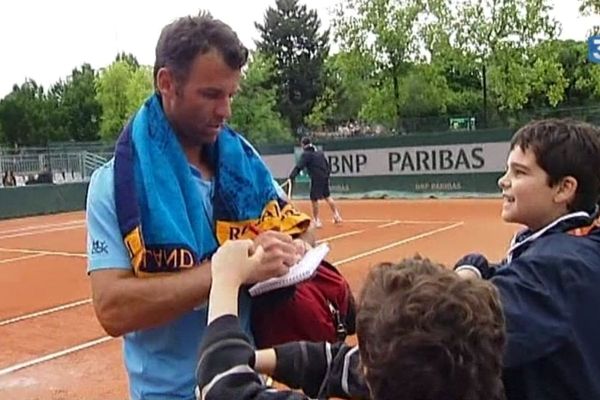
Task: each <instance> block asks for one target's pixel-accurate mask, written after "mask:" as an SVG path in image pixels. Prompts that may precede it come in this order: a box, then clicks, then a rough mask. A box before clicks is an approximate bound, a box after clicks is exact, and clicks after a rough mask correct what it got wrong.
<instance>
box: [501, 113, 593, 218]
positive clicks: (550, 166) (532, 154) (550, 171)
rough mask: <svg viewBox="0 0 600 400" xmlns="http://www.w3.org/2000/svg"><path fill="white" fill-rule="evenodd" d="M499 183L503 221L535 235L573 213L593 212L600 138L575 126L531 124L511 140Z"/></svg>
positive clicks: (581, 125)
mask: <svg viewBox="0 0 600 400" xmlns="http://www.w3.org/2000/svg"><path fill="white" fill-rule="evenodd" d="M507 167H508V168H507V171H506V173H505V174H504V175H503V176H502V177H501V178H500V179H499V180H498V185H499V186H500V188H501V189H502V197H503V200H504V201H503V204H502V218H503V219H504V220H505V221H507V222H516V223H520V224H523V225H526V226H528V227H529V228H531V229H533V230H536V229H539V228H541V227H543V226H545V225H547V224H549V223H550V222H552V221H553V220H555V219H556V218H558V217H560V216H562V215H564V214H567V213H569V212H573V211H588V212H592V211H593V210H594V207H595V205H596V204H597V203H598V200H599V197H600V132H599V130H598V129H597V128H595V127H593V126H592V125H589V124H585V123H582V122H577V121H573V120H556V119H548V120H541V121H534V122H531V123H529V124H527V125H525V126H524V127H522V128H521V129H519V130H518V131H517V132H516V133H515V135H514V136H513V138H512V141H511V144H510V153H509V156H508V161H507Z"/></svg>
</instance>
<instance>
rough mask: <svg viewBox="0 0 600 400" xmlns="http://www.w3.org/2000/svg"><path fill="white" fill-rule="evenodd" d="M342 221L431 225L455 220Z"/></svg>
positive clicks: (346, 220) (348, 220)
mask: <svg viewBox="0 0 600 400" xmlns="http://www.w3.org/2000/svg"><path fill="white" fill-rule="evenodd" d="M343 222H351V223H365V224H381V223H383V224H385V223H388V222H389V223H392V222H394V223H396V222H397V223H399V224H406V225H431V224H452V223H454V222H457V221H437V220H407V219H344V221H343Z"/></svg>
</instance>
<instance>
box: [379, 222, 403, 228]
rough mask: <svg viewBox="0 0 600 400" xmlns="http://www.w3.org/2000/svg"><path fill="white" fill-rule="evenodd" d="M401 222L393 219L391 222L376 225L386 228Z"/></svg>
mask: <svg viewBox="0 0 600 400" xmlns="http://www.w3.org/2000/svg"><path fill="white" fill-rule="evenodd" d="M401 223H402V221H393V222H389V223H387V224H383V225H377V227H378V228H387V227H390V226H394V225H400V224H401Z"/></svg>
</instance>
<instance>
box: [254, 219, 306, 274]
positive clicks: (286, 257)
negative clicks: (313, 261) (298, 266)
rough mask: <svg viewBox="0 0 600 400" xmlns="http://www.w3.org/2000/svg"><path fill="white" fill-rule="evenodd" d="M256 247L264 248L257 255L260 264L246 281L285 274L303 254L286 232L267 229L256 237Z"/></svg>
mask: <svg viewBox="0 0 600 400" xmlns="http://www.w3.org/2000/svg"><path fill="white" fill-rule="evenodd" d="M254 248H255V249H257V252H258V249H262V253H261V254H259V255H258V256H257V257H256V261H257V263H258V265H257V266H256V268H255V270H254V273H253V274H252V275H251V276H250V277H248V281H246V282H245V283H255V282H260V281H264V280H266V279H269V278H272V277H275V276H281V275H285V274H286V273H287V272H288V269H289V268H290V267H291V266H292V265H294V264H295V263H297V262H298V261H299V260H300V258H301V256H300V255H299V254H298V249H297V247H296V245H295V244H294V242H293V240H292V237H291V236H290V235H287V234H285V233H281V232H276V231H267V232H263V233H261V234H260V235H258V236H257V237H256V238H255V239H254Z"/></svg>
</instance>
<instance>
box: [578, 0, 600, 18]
mask: <svg viewBox="0 0 600 400" xmlns="http://www.w3.org/2000/svg"><path fill="white" fill-rule="evenodd" d="M579 11H580V12H581V13H583V14H584V15H589V14H592V13H597V14H600V0H581V4H580V6H579Z"/></svg>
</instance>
